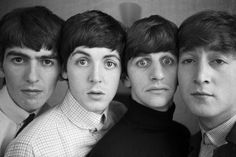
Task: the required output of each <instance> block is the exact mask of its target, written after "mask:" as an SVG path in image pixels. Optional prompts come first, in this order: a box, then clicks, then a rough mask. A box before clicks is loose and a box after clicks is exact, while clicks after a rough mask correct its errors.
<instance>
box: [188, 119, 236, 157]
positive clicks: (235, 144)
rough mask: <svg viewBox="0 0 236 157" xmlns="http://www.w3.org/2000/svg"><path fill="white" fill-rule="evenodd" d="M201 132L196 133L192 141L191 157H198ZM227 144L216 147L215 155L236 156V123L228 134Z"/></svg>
mask: <svg viewBox="0 0 236 157" xmlns="http://www.w3.org/2000/svg"><path fill="white" fill-rule="evenodd" d="M201 138H202V136H201V132H200V131H199V132H198V133H196V134H195V135H194V136H193V137H192V139H191V143H190V154H189V157H198V155H199V152H200V145H201ZM226 141H227V142H228V143H227V144H224V145H222V146H220V147H218V148H216V149H215V150H214V152H213V157H236V123H235V124H234V126H233V128H232V129H231V130H230V132H229V134H228V135H227V136H226Z"/></svg>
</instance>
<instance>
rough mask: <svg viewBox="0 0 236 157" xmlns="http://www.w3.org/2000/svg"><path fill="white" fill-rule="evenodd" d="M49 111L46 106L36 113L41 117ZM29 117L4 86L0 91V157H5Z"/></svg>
mask: <svg viewBox="0 0 236 157" xmlns="http://www.w3.org/2000/svg"><path fill="white" fill-rule="evenodd" d="M48 109H49V105H47V104H45V105H44V106H43V107H42V108H41V109H40V111H36V112H35V113H36V114H37V115H40V114H42V113H43V112H45V111H46V110H48ZM28 116H29V113H28V112H26V111H25V110H23V109H22V108H20V107H19V106H17V105H16V104H15V102H14V101H13V100H12V99H11V97H10V95H9V93H8V91H7V87H6V86H3V87H2V89H1V90H0V156H3V154H4V152H5V149H6V147H7V145H8V144H9V143H10V141H12V140H13V139H14V137H15V136H16V133H17V132H18V130H19V129H20V128H21V127H22V125H23V121H24V120H25V119H26V118H27V117H28Z"/></svg>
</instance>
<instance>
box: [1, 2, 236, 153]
mask: <svg viewBox="0 0 236 157" xmlns="http://www.w3.org/2000/svg"><path fill="white" fill-rule="evenodd" d="M104 20H105V21H106V22H105V23H104ZM62 24H63V20H61V19H60V18H59V17H57V16H56V15H54V14H52V12H50V11H49V10H48V9H46V8H44V7H30V8H23V9H17V10H14V11H12V12H11V13H9V14H7V15H5V16H4V17H3V18H2V20H1V21H0V50H1V53H0V59H1V71H0V74H1V76H3V77H4V80H5V81H4V82H5V84H4V87H3V88H2V90H1V91H0V127H1V130H0V143H1V154H0V155H3V152H4V150H5V148H6V146H7V145H8V143H9V142H10V141H11V140H12V139H13V138H14V137H15V136H16V134H17V131H18V130H19V129H20V128H21V126H22V125H23V123H24V122H23V121H24V119H26V117H27V116H28V115H29V114H31V113H36V114H38V113H39V110H40V108H42V106H43V105H44V104H45V102H46V101H47V99H48V98H49V97H50V96H51V94H52V93H53V90H54V88H55V86H56V82H57V80H58V76H59V73H60V59H59V58H60V57H59V55H58V53H57V46H58V45H57V42H58V39H59V33H60V28H61V25H62ZM124 40H125V33H124V30H123V29H122V27H121V26H120V25H119V24H118V22H117V21H116V20H114V19H113V18H112V17H110V16H109V15H106V14H104V13H102V12H99V11H88V12H84V13H82V14H78V15H75V16H73V17H71V18H70V19H69V20H67V22H66V24H65V25H64V27H63V31H62V40H61V47H60V52H61V53H60V55H61V56H62V59H63V70H62V71H63V72H62V77H63V78H64V79H66V80H67V81H68V86H69V91H68V93H67V95H66V97H65V99H64V101H63V102H62V104H61V105H58V106H57V107H56V108H54V109H53V110H51V111H50V112H48V113H46V114H44V115H43V116H41V117H40V118H38V119H37V120H35V121H34V122H33V123H31V125H30V126H29V127H28V128H27V129H25V130H24V131H23V132H22V133H21V134H19V136H17V137H16V139H15V140H14V142H12V144H11V145H10V146H9V149H8V152H7V154H6V156H14V155H17V156H34V155H35V156H43V155H52V156H56V155H61V156H63V155H64V156H68V155H69V156H70V155H71V156H72V155H75V154H77V155H79V156H84V155H86V154H87V153H88V151H89V150H90V149H91V148H92V146H93V145H94V144H95V143H96V142H97V141H98V140H99V139H100V138H101V137H102V135H103V134H104V133H105V132H106V131H107V130H108V128H110V127H111V126H112V125H113V124H114V123H115V122H114V121H117V120H118V119H119V116H117V114H116V113H119V112H117V111H114V112H113V110H109V107H108V104H109V103H110V101H111V100H112V98H113V97H114V95H115V93H116V90H117V86H118V82H119V78H120V74H121V64H120V60H121V58H122V51H123V48H124V44H123V43H124ZM157 44H158V43H157ZM178 44H179V60H178V61H179V63H178V82H179V88H180V94H181V96H182V97H183V100H184V102H185V104H186V105H187V106H188V107H189V109H190V110H191V112H192V113H193V114H195V115H196V116H197V117H198V119H199V124H200V129H201V132H199V133H197V134H196V135H194V136H193V139H192V144H191V146H190V154H189V156H193V157H194V156H199V157H204V156H207V157H211V156H214V157H216V156H224V157H225V156H235V155H236V145H235V143H236V137H235V131H236V129H235V126H234V123H235V121H236V104H235V102H236V88H234V86H235V85H236V83H235V80H236V73H235V71H236V57H235V53H236V17H235V16H234V15H230V14H228V13H226V12H221V11H204V12H200V13H197V14H195V15H193V16H191V17H189V18H187V19H186V20H185V21H184V22H183V23H182V24H181V26H180V28H179V32H178ZM119 105H120V104H119ZM120 107H121V106H120ZM121 108H122V107H121ZM119 110H120V109H119ZM120 111H121V114H120V115H123V109H121V110H120ZM114 115H115V116H114ZM109 116H110V118H109ZM111 144H112V143H111ZM134 147H135V146H134ZM22 150H23V151H22Z"/></svg>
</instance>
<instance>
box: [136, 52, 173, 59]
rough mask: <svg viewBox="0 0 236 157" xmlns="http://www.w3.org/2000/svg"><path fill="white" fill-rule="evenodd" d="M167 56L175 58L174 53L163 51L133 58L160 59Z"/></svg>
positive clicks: (142, 54)
mask: <svg viewBox="0 0 236 157" xmlns="http://www.w3.org/2000/svg"><path fill="white" fill-rule="evenodd" d="M166 55H168V56H173V57H175V55H173V53H172V52H170V51H161V52H151V53H148V54H145V53H140V54H139V55H138V56H136V57H133V58H138V57H151V58H155V57H158V58H159V57H162V56H166Z"/></svg>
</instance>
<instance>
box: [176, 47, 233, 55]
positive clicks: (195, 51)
mask: <svg viewBox="0 0 236 157" xmlns="http://www.w3.org/2000/svg"><path fill="white" fill-rule="evenodd" d="M202 54H204V55H206V56H211V55H221V56H226V57H229V56H230V57H236V51H215V50H210V49H206V48H201V47H200V48H195V49H193V50H188V51H181V52H180V57H181V56H185V55H193V56H199V55H202Z"/></svg>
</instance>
